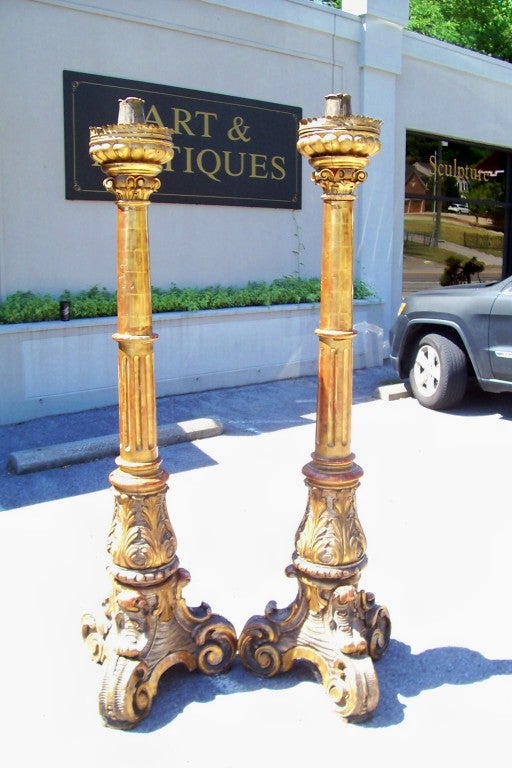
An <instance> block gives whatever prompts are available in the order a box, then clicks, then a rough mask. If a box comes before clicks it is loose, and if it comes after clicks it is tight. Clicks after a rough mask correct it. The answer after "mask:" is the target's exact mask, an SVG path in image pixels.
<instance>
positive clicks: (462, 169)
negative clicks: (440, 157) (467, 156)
mask: <svg viewBox="0 0 512 768" xmlns="http://www.w3.org/2000/svg"><path fill="white" fill-rule="evenodd" d="M428 162H429V165H430V167H431V169H432V172H433V173H437V175H438V176H447V177H451V178H454V179H459V180H463V179H465V180H466V181H489V179H491V178H494V177H495V176H497V175H498V174H499V173H503V171H482V170H480V169H478V168H475V166H474V165H459V164H458V162H457V158H454V159H453V160H451V161H450V162H449V163H438V162H437V158H436V156H435V155H430V157H429V159H428Z"/></svg>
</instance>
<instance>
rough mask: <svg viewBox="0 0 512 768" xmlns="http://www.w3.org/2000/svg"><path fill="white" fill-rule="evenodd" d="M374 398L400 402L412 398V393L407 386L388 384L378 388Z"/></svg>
mask: <svg viewBox="0 0 512 768" xmlns="http://www.w3.org/2000/svg"><path fill="white" fill-rule="evenodd" d="M373 396H374V397H375V399H376V400H400V399H401V398H402V397H410V393H409V390H408V389H407V387H406V386H405V384H401V383H400V384H386V385H385V386H382V387H377V389H376V390H375V392H374V393H373Z"/></svg>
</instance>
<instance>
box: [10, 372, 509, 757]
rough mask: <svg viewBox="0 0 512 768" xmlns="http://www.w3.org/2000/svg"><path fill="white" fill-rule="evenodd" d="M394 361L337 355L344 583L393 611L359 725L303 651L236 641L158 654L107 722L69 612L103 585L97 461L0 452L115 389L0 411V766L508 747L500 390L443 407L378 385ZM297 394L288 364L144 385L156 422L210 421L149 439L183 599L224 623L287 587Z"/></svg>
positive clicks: (310, 383)
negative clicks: (235, 379) (37, 467)
mask: <svg viewBox="0 0 512 768" xmlns="http://www.w3.org/2000/svg"><path fill="white" fill-rule="evenodd" d="M393 378H394V375H393V372H392V371H391V369H390V367H389V366H387V365H385V366H383V367H382V368H374V369H366V370H364V369H363V370H360V371H356V372H355V375H354V406H353V411H352V447H353V450H354V452H355V454H356V461H357V462H358V463H359V464H360V465H361V466H362V468H363V470H364V473H365V474H364V476H363V478H362V481H361V486H360V488H359V490H358V511H359V517H360V520H361V523H362V526H363V528H364V531H365V534H366V537H367V539H368V550H367V554H368V560H369V562H368V567H367V568H366V569H365V571H364V572H363V574H362V578H361V587H362V588H364V589H368V590H370V591H373V592H375V594H376V599H377V602H379V603H380V604H383V605H386V606H387V607H388V609H389V611H390V615H391V620H392V623H393V629H392V641H391V644H390V647H389V649H388V651H387V652H386V654H385V655H384V657H383V658H382V660H381V661H380V662H378V664H376V672H377V675H378V678H379V684H380V689H381V694H380V702H379V706H378V709H377V711H376V713H375V714H374V716H373V718H372V720H370V721H369V722H367V723H365V724H361V725H349V724H346V723H344V722H343V721H342V720H341V719H340V717H339V715H338V714H337V713H336V711H335V708H334V707H333V705H331V703H330V701H329V698H328V696H327V694H326V693H325V691H324V689H323V686H322V685H321V683H319V682H318V681H317V679H316V673H315V671H314V670H312V669H311V668H310V667H308V666H307V665H306V664H300V665H297V666H296V667H294V669H293V670H292V671H291V672H289V673H287V674H284V675H282V676H279V677H276V678H272V679H270V680H261V679H259V678H257V677H254V676H253V675H251V674H249V673H248V672H247V671H245V670H244V669H243V667H242V666H241V665H240V663H239V661H238V660H236V661H235V664H234V666H233V669H232V671H231V672H230V673H229V674H227V675H222V676H220V677H213V678H210V677H205V676H203V675H200V674H196V673H187V672H185V671H182V670H181V669H179V668H175V669H173V670H171V671H169V672H168V673H167V674H166V675H165V676H164V677H163V679H162V681H161V684H160V688H159V692H158V694H157V696H156V699H155V701H154V704H153V708H152V710H151V713H150V715H149V717H148V718H147V719H146V720H145V721H143V723H142V724H141V725H140V726H138V728H136V729H135V730H134V731H131V732H120V731H115V730H112V729H109V728H105V727H104V726H103V725H102V724H101V721H100V719H99V716H98V714H97V700H98V692H99V687H100V682H101V678H102V673H103V671H102V667H100V666H97V665H95V664H93V663H92V662H91V661H90V660H89V658H88V656H87V652H86V648H85V646H84V645H83V643H82V639H81V633H80V618H81V615H82V613H84V612H86V611H90V610H94V609H95V608H96V605H97V604H98V603H99V601H101V600H102V599H103V597H104V596H105V595H106V594H107V593H108V584H107V583H106V581H105V574H104V566H105V562H106V555H105V546H106V537H107V532H108V528H109V524H110V521H111V516H112V496H111V491H110V489H109V486H108V480H107V477H108V473H109V472H110V471H111V469H112V467H113V460H112V459H111V458H109V457H107V458H102V459H98V460H96V461H91V462H88V463H81V464H73V465H68V466H63V467H56V468H53V469H48V470H46V471H41V472H32V473H29V474H25V475H16V474H13V473H9V472H8V471H7V470H6V468H5V464H6V460H7V456H8V455H9V454H11V453H12V452H13V451H22V450H25V449H33V448H35V447H37V446H39V447H44V446H54V445H55V444H57V443H63V442H67V441H70V440H75V439H87V438H96V437H98V436H99V435H101V434H104V435H110V434H112V433H113V432H115V430H116V429H117V413H116V409H100V410H98V411H95V412H89V413H85V414H73V415H70V416H62V417H52V418H51V419H39V420H37V421H36V422H31V423H28V424H20V425H16V426H12V427H1V428H0V438H1V445H2V466H1V467H0V507H1V508H2V509H3V511H0V537H1V539H0V540H1V541H2V542H3V551H2V559H1V572H2V575H3V581H4V583H5V584H6V585H7V589H6V590H5V593H4V594H5V600H4V610H3V612H2V615H3V622H4V629H3V632H2V642H3V650H4V654H3V658H4V681H3V682H4V690H3V695H2V698H1V705H0V706H1V709H2V726H3V728H2V747H3V750H2V751H3V753H4V755H7V756H8V757H7V759H6V760H4V764H5V765H8V766H9V768H11V766H12V767H13V768H17V766H20V767H21V766H27V765H35V764H36V762H37V763H43V764H51V765H53V766H56V767H57V766H58V768H60V767H61V766H62V767H63V768H64V766H66V768H68V767H69V766H73V768H75V766H77V767H80V768H81V766H89V765H96V766H99V767H100V768H103V766H105V767H106V766H110V765H122V766H130V767H131V766H134V767H135V766H137V767H139V766H141V765H154V764H157V763H161V764H163V765H171V766H173V767H176V768H181V767H182V766H191V767H193V768H204V766H207V765H211V766H213V768H240V766H244V768H245V767H249V768H252V767H253V766H254V768H256V767H258V768H260V766H261V765H262V764H267V765H269V766H274V765H277V764H280V765H293V766H295V767H296V768H303V767H304V768H305V767H306V766H310V765H311V764H313V763H315V764H318V763H319V762H320V763H324V762H325V763H326V764H332V765H334V766H342V765H345V764H346V763H347V762H348V761H353V763H354V764H355V762H356V761H357V764H358V765H361V766H370V765H372V766H373V765H376V764H378V763H381V762H384V763H385V764H387V763H388V762H390V763H392V764H393V765H394V766H399V767H400V768H402V766H403V768H410V767H411V766H412V765H413V766H415V768H416V766H427V765H428V766H431V765H433V764H434V765H437V766H442V767H443V768H444V766H449V765H451V764H452V763H453V764H456V765H464V766H471V767H472V766H475V767H476V766H480V765H482V764H484V765H487V764H488V762H489V758H490V756H491V755H493V756H495V757H499V758H501V761H502V762H504V763H505V764H507V761H508V760H509V759H510V735H509V733H510V726H511V725H512V647H511V643H510V637H511V631H510V630H511V629H512V626H511V624H512V620H511V619H510V612H509V610H508V588H509V585H510V583H511V576H512V561H511V558H510V555H509V548H510V544H509V542H510V541H511V540H512V517H511V516H510V514H509V507H510V504H509V501H508V498H507V496H506V493H507V490H508V482H507V481H508V473H509V471H510V470H509V463H510V462H509V455H510V444H511V425H510V420H511V418H512V397H510V396H509V395H500V396H491V395H484V394H483V393H480V392H471V393H470V394H469V395H468V396H467V398H466V400H465V401H464V403H463V404H462V406H461V407H460V408H459V409H457V410H455V411H452V412H450V413H436V412H432V411H428V410H426V409H424V408H421V406H419V405H418V403H416V401H414V400H413V399H411V398H399V399H396V400H386V399H376V398H375V397H374V396H373V395H374V392H375V390H376V389H377V387H379V386H380V385H382V384H387V383H389V381H391V380H393ZM315 399H316V379H314V378H304V379H296V380H290V381H282V382H272V383H270V384H261V385H255V386H250V387H240V388H236V389H232V390H221V391H215V392H207V393H199V394H194V395H182V396H178V397H174V398H165V399H164V400H162V401H159V423H160V422H161V423H173V422H181V421H185V420H188V419H198V418H207V419H216V420H219V421H220V422H221V423H222V425H223V431H222V434H218V435H216V436H213V437H208V438H204V439H200V440H196V441H194V442H182V443H179V444H176V445H170V446H168V447H164V448H162V450H161V454H162V457H163V461H164V466H165V467H166V468H167V470H168V471H170V472H171V479H170V490H169V493H168V509H169V514H170V517H171V521H172V523H173V527H174V529H175V532H176V535H177V538H178V555H179V558H180V562H181V565H182V566H183V567H184V568H186V569H187V570H188V571H190V574H191V582H190V584H189V585H188V586H187V587H186V588H185V591H184V597H185V598H186V600H187V604H188V605H189V606H196V605H199V604H200V603H201V602H202V601H205V602H207V603H208V604H209V605H211V607H212V609H213V610H214V611H215V612H216V613H220V614H221V615H223V616H225V617H226V618H228V619H229V620H230V621H231V622H232V623H233V624H234V625H235V629H236V630H237V632H240V631H241V629H242V628H243V626H244V624H245V622H246V621H247V619H248V618H249V617H250V616H251V615H252V614H254V613H263V611H264V608H265V605H266V603H267V602H268V601H269V600H271V599H272V600H275V601H276V602H277V604H278V606H280V607H284V606H286V605H288V604H289V603H290V602H291V600H293V598H294V597H295V593H296V582H295V581H294V580H293V579H287V578H286V577H285V575H284V569H285V567H286V566H287V565H288V564H289V563H290V562H291V554H292V551H293V541H294V536H295V531H296V529H297V527H298V525H299V523H300V520H301V518H302V515H303V511H304V507H305V501H306V489H305V487H304V483H303V478H302V473H301V468H302V466H303V465H304V464H305V463H306V462H307V461H308V460H309V455H310V453H311V451H312V450H313V447H314V419H315V404H316V402H315ZM5 601H6V603H5ZM498 620H499V621H498Z"/></svg>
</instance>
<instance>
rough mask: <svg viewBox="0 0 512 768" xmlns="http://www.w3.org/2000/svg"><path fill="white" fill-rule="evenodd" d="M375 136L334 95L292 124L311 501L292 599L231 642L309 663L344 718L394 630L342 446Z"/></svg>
mask: <svg viewBox="0 0 512 768" xmlns="http://www.w3.org/2000/svg"><path fill="white" fill-rule="evenodd" d="M379 136H380V121H379V120H374V119H372V118H369V117H362V116H360V115H352V114H351V110H350V96H348V95H342V94H331V95H329V96H327V97H326V109H325V116H324V117H319V118H306V119H304V120H301V123H300V127H299V139H298V143H297V148H298V150H299V152H300V153H301V154H302V155H304V156H305V157H307V158H308V159H309V162H310V164H311V165H312V166H313V168H314V171H313V175H312V179H313V181H314V182H315V183H316V184H318V185H319V186H320V187H321V189H322V191H323V195H322V197H323V203H324V204H323V245H322V269H321V301H320V327H319V329H318V330H317V331H316V333H317V334H318V337H319V359H318V391H317V423H316V441H315V450H314V453H313V454H312V460H311V461H310V462H309V463H308V464H307V465H306V466H305V467H304V468H303V473H304V475H305V478H306V479H305V482H306V485H307V487H308V491H309V493H308V502H307V507H306V512H305V514H304V517H303V519H302V522H301V524H300V526H299V528H298V531H297V534H296V537H295V552H294V554H293V558H292V560H293V564H292V565H290V566H288V568H287V575H289V576H293V577H295V578H297V580H298V594H297V597H296V599H295V601H294V602H293V603H292V604H291V605H289V606H288V607H287V608H284V609H278V608H277V607H276V605H275V602H270V603H269V604H268V606H267V609H266V612H265V615H264V616H253V617H252V618H251V619H249V621H248V622H247V624H246V625H245V627H244V629H243V631H242V633H241V635H240V639H239V652H240V656H241V658H242V661H243V663H244V665H245V666H246V667H247V668H248V669H250V670H252V671H254V672H256V673H257V674H259V675H262V676H265V677H270V676H273V675H275V674H277V673H279V672H286V671H287V670H289V669H290V668H291V666H292V664H293V662H294V660H296V659H306V660H308V661H310V662H312V663H313V664H314V665H315V666H316V667H317V668H318V670H319V672H320V673H321V676H322V680H323V683H324V686H325V687H326V689H327V691H328V693H329V695H330V696H331V697H332V698H333V700H334V701H335V703H336V704H337V705H338V706H339V708H340V712H341V714H342V715H343V716H344V717H345V718H346V719H350V720H362V719H365V718H367V717H369V716H370V715H371V713H372V712H373V711H374V710H375V707H376V706H377V703H378V699H379V686H378V680H377V676H376V674H375V671H374V667H373V661H374V660H376V659H378V658H380V656H381V655H382V653H383V652H384V650H385V649H386V647H387V645H388V643H389V637H390V631H391V625H390V620H389V615H388V612H387V610H386V608H384V607H381V606H378V605H376V603H375V599H374V596H373V595H372V594H371V593H369V592H365V591H363V590H358V583H359V578H360V573H361V569H362V568H363V567H364V566H365V564H366V540H365V536H364V533H363V529H362V527H361V524H360V522H359V519H358V515H357V510H356V489H357V487H358V485H359V479H360V477H361V475H362V470H361V468H360V467H359V466H357V464H355V463H354V454H353V453H351V449H350V440H351V409H352V378H353V362H352V352H353V350H352V347H353V337H354V335H355V333H354V330H353V328H352V322H353V312H352V300H353V297H352V285H353V202H354V199H355V196H354V191H355V188H356V186H357V185H358V184H360V183H361V182H363V181H364V180H365V179H366V176H367V174H366V171H365V170H364V169H365V167H366V165H367V164H368V161H369V158H370V157H371V156H372V155H374V154H375V153H377V152H378V151H379V149H380V140H379Z"/></svg>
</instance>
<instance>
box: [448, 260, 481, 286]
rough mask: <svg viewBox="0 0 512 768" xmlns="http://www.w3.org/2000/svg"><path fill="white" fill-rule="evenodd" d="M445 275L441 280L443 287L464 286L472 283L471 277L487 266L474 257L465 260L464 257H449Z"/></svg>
mask: <svg viewBox="0 0 512 768" xmlns="http://www.w3.org/2000/svg"><path fill="white" fill-rule="evenodd" d="M445 264H446V266H445V268H444V271H443V274H442V275H441V277H440V278H439V282H440V284H441V285H443V286H445V285H463V284H464V283H470V282H471V276H472V275H477V274H479V273H480V272H482V271H483V269H484V267H485V264H484V262H483V261H480V260H479V259H477V258H476V256H473V257H472V258H471V259H464V258H463V257H462V256H448V257H447V259H446V260H445Z"/></svg>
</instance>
